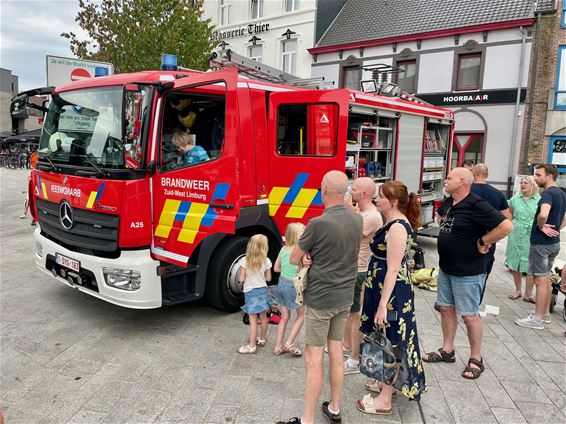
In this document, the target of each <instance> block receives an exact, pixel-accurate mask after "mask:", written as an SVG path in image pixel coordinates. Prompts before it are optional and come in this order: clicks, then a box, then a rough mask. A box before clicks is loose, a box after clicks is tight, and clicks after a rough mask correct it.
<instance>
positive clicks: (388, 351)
mask: <svg viewBox="0 0 566 424" xmlns="http://www.w3.org/2000/svg"><path fill="white" fill-rule="evenodd" d="M360 354H361V356H360V372H361V373H362V374H364V375H365V376H367V377H369V378H373V379H374V380H378V381H382V382H384V383H385V384H393V383H395V381H396V380H397V377H399V371H400V369H401V363H400V362H398V361H397V358H396V357H395V353H394V352H393V346H392V345H391V342H390V341H389V339H388V338H387V336H386V335H385V328H383V333H380V332H378V331H374V332H372V333H370V334H369V335H365V336H364V341H363V343H362V344H361V345H360Z"/></svg>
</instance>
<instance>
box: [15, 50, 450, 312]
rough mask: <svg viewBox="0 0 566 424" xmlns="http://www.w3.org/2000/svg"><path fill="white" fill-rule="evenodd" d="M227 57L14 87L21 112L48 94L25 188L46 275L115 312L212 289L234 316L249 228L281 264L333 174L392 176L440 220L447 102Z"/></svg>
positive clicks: (210, 297)
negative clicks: (206, 65) (331, 82)
mask: <svg viewBox="0 0 566 424" xmlns="http://www.w3.org/2000/svg"><path fill="white" fill-rule="evenodd" d="M236 56H237V55H235V54H230V52H229V51H224V52H220V54H215V55H213V58H212V59H213V60H212V61H211V63H212V64H213V65H214V66H215V67H217V68H219V69H217V70H214V71H212V72H197V71H192V70H188V69H183V68H176V67H175V65H166V66H164V68H169V69H166V70H160V71H147V72H137V73H131V74H118V75H112V76H104V77H99V78H93V79H85V80H81V81H76V82H73V83H70V84H67V85H63V86H61V87H57V88H53V87H47V88H43V89H38V90H32V91H29V92H24V93H20V94H19V95H17V96H15V97H14V98H13V101H12V110H20V109H21V108H22V107H29V106H30V104H29V103H30V102H29V101H28V99H29V96H31V95H33V94H49V96H50V98H49V103H48V106H47V107H45V109H44V111H45V117H44V126H43V130H42V134H41V141H40V146H39V151H38V157H37V162H36V164H35V169H33V170H32V173H31V178H30V186H29V190H30V197H31V210H32V214H33V217H34V219H35V220H36V221H37V222H38V224H39V225H38V226H37V228H36V230H35V233H34V237H35V241H36V252H35V262H36V264H37V266H38V267H39V269H40V270H42V271H44V272H46V273H49V274H52V275H53V277H54V278H55V279H57V280H58V281H59V282H61V283H63V284H66V285H68V286H69V287H72V288H75V289H78V290H80V291H81V292H84V293H87V294H90V295H91V296H95V297H97V298H99V299H101V300H104V301H107V302H111V303H113V304H116V305H119V306H123V307H128V308H139V309H144V308H145V309H148V308H158V307H161V306H162V305H171V304H176V303H180V302H186V301H190V300H194V299H199V298H201V297H205V298H206V299H207V301H208V302H209V303H210V304H211V305H213V306H214V307H216V308H218V309H221V310H224V311H236V310H238V308H239V307H240V305H241V304H242V303H243V293H242V287H241V286H240V285H239V283H238V281H237V272H238V269H239V264H240V261H241V259H242V258H243V256H244V253H245V249H246V244H247V241H248V239H249V238H250V237H251V236H252V235H253V234H257V233H262V234H265V235H266V236H267V238H268V240H269V244H270V250H269V255H270V257H271V258H272V259H275V257H276V255H277V252H278V250H279V249H280V247H281V245H282V242H283V238H282V235H283V234H284V231H285V228H286V226H287V224H288V223H290V222H293V221H302V222H303V223H305V224H306V223H307V222H308V220H309V219H311V218H313V217H316V216H318V215H320V214H321V213H322V211H323V204H322V201H321V196H320V183H321V180H322V177H323V175H324V174H325V173H326V172H328V171H330V170H340V171H344V172H346V173H347V174H348V176H349V177H350V178H351V180H352V181H353V179H355V178H357V177H358V176H362V175H365V176H368V177H370V178H373V179H375V181H376V182H378V183H379V182H384V181H388V180H392V179H399V180H401V181H403V182H405V183H406V184H407V186H408V188H409V190H411V191H414V192H417V193H419V195H420V199H421V202H422V206H423V207H422V213H423V222H425V223H430V222H432V221H433V213H434V206H433V205H434V202H435V201H438V200H440V199H442V186H443V179H444V178H445V176H446V172H447V170H448V169H449V167H450V153H451V150H452V144H451V143H452V131H453V115H452V113H451V112H450V111H448V110H445V109H441V108H438V107H435V106H432V105H429V104H425V103H423V102H420V101H419V100H418V99H414V98H411V97H409V96H407V95H404V94H402V93H401V94H399V90H398V89H397V88H396V87H394V86H392V85H391V84H383V83H378V82H376V81H375V80H368V81H364V83H363V86H364V88H366V92H364V91H357V90H350V89H329V90H327V89H319V88H320V86H321V85H320V84H317V82H316V81H315V82H313V81H307V83H302V82H301V81H300V80H296V79H294V78H293V77H292V76H289V75H286V74H283V73H277V72H275V71H276V70H273V69H272V68H269V67H266V66H265V65H261V64H257V62H254V63H250V61H249V60H247V61H246V58H239V59H238V58H237V57H236ZM262 76H264V78H263V79H262V78H261V77H262ZM319 82H320V81H319ZM313 84H314V85H313ZM309 87H310V88H309ZM312 87H316V88H312ZM368 87H369V89H368ZM367 91H373V92H367ZM31 107H34V106H31ZM36 107H37V106H36ZM179 139H183V140H184V141H187V140H188V141H189V144H190V145H191V146H192V145H194V146H196V147H193V148H192V149H191V150H189V151H188V152H187V153H186V152H185V150H186V148H182V147H180V146H179ZM193 149H196V150H194V152H192V150H193Z"/></svg>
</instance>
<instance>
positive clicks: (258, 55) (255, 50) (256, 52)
mask: <svg viewBox="0 0 566 424" xmlns="http://www.w3.org/2000/svg"><path fill="white" fill-rule="evenodd" d="M262 54H263V46H262V45H261V44H258V45H255V46H250V47H248V56H249V58H250V59H252V60H256V61H258V62H261V61H262V60H261V59H262Z"/></svg>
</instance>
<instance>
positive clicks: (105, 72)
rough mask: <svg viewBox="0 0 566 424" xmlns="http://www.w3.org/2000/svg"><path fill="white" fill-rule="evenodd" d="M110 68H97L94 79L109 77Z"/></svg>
mask: <svg viewBox="0 0 566 424" xmlns="http://www.w3.org/2000/svg"><path fill="white" fill-rule="evenodd" d="M108 73H109V72H108V68H106V67H104V66H96V67H95V68H94V77H95V78H96V77H106V76H108Z"/></svg>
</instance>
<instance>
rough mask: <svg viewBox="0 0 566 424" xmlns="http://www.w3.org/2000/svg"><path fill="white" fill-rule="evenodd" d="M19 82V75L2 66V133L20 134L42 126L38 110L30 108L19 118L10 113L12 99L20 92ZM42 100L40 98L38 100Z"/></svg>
mask: <svg viewBox="0 0 566 424" xmlns="http://www.w3.org/2000/svg"><path fill="white" fill-rule="evenodd" d="M18 84H19V80H18V76H17V75H13V74H12V71H10V70H9V69H3V68H0V133H2V134H6V135H10V134H20V133H22V132H26V131H31V130H35V129H37V128H41V125H42V124H41V118H42V114H41V112H40V111H38V110H34V109H28V110H27V111H26V112H24V113H22V114H21V115H20V116H19V117H17V118H14V117H12V115H11V114H10V100H11V99H12V97H13V96H15V95H16V94H18V91H19V88H18ZM42 100H43V99H41V98H38V100H37V101H38V102H41V101H42ZM32 101H33V100H32Z"/></svg>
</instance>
